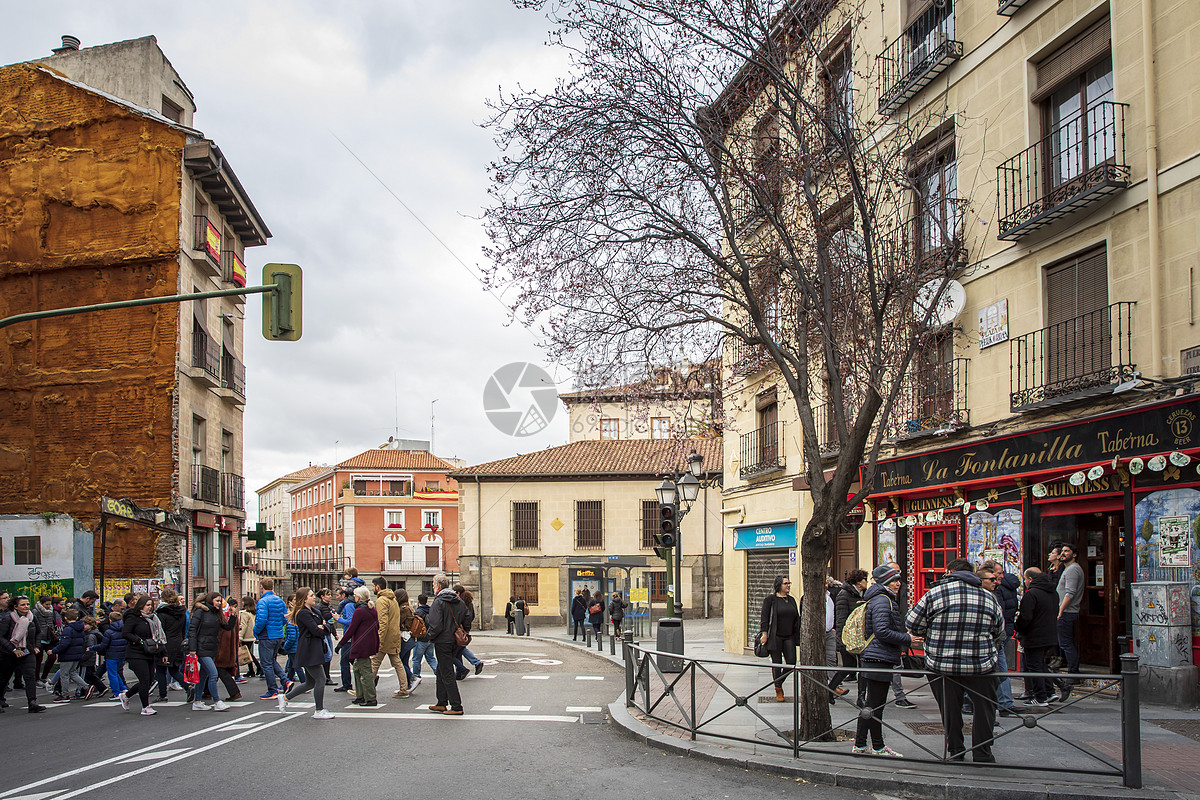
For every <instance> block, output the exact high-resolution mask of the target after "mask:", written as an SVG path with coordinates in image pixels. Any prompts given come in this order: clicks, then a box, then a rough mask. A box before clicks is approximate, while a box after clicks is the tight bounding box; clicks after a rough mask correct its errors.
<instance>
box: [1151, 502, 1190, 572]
mask: <svg viewBox="0 0 1200 800" xmlns="http://www.w3.org/2000/svg"><path fill="white" fill-rule="evenodd" d="M1191 533H1192V520H1191V518H1190V517H1186V516H1182V515H1178V516H1170V517H1159V518H1158V559H1159V561H1158V563H1159V565H1160V566H1163V567H1190V566H1191V565H1192V537H1191Z"/></svg>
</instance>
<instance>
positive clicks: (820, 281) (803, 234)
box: [486, 0, 967, 738]
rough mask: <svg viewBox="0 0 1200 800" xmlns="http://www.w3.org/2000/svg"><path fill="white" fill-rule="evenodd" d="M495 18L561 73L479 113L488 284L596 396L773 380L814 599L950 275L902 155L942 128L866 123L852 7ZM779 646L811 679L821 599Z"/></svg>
mask: <svg viewBox="0 0 1200 800" xmlns="http://www.w3.org/2000/svg"><path fill="white" fill-rule="evenodd" d="M514 2H516V3H517V4H518V5H520V6H526V7H532V8H537V9H540V10H542V11H544V12H546V13H547V14H548V15H549V16H550V18H551V19H552V20H553V21H554V22H555V23H556V25H557V26H558V27H557V29H556V31H555V32H554V34H553V42H552V43H553V45H554V46H557V47H561V48H564V49H566V50H568V51H569V52H570V53H571V56H572V71H571V75H570V76H569V77H565V78H562V79H561V80H560V81H559V82H558V84H557V86H556V87H555V88H554V89H553V90H550V91H545V92H540V91H517V92H515V93H505V94H502V95H501V96H500V97H499V98H498V99H497V100H496V101H494V104H493V108H494V112H495V113H494V116H493V118H492V119H491V120H490V123H489V125H490V127H491V128H492V129H493V131H494V132H495V134H496V137H497V143H498V145H499V147H500V148H501V151H502V152H503V157H502V158H501V159H500V160H499V161H497V162H496V163H494V164H493V165H492V168H491V172H492V179H493V186H492V194H493V199H494V205H493V206H492V207H491V208H490V209H489V210H488V211H487V213H486V222H487V225H488V228H489V233H490V235H491V238H492V247H491V249H490V251H489V255H490V256H491V258H492V259H493V266H492V268H491V272H490V273H489V280H490V281H491V283H492V284H493V285H496V286H503V287H505V288H508V289H515V290H516V291H517V294H516V297H515V300H514V303H513V309H514V312H515V313H517V314H521V315H524V316H525V317H526V319H527V320H529V321H530V322H536V323H540V324H541V325H543V329H544V332H545V336H546V338H547V341H548V345H549V347H550V355H551V357H552V358H557V359H561V360H563V361H568V362H572V363H575V364H585V365H590V366H592V367H594V368H595V369H596V371H597V378H596V381H595V382H596V383H597V384H602V383H604V382H606V381H608V380H610V379H611V376H610V375H607V374H603V373H604V372H605V371H606V370H609V369H611V368H612V367H613V365H621V364H627V363H629V362H642V363H644V362H650V363H663V362H667V361H670V360H671V359H673V358H678V357H679V356H680V354H688V355H690V356H691V357H692V358H694V359H695V360H703V359H704V358H706V357H707V356H708V355H709V354H712V353H716V352H721V351H723V352H724V357H725V361H726V364H727V365H728V366H729V368H730V369H731V371H732V372H733V373H734V380H740V379H741V378H742V377H744V376H745V375H749V374H753V373H755V372H756V371H761V370H764V369H765V370H770V371H772V372H773V373H776V374H777V375H778V376H779V378H781V379H782V380H783V381H784V382H786V385H787V387H788V389H789V391H790V392H791V395H792V396H793V397H794V398H795V401H796V405H797V408H798V412H799V417H800V423H801V428H802V443H803V453H804V458H805V461H804V469H805V473H806V475H807V478H808V481H809V483H810V485H811V495H812V514H811V518H810V519H809V520H808V521H807V523H806V524H805V526H804V531H803V535H802V539H801V559H802V563H801V572H802V577H803V580H804V585H805V586H806V587H812V588H814V589H817V588H818V587H823V586H824V578H825V574H826V570H827V564H828V563H829V560H830V556H831V554H832V550H833V543H834V538H835V535H836V532H837V531H838V529H839V528H840V527H841V526H842V525H844V524H845V520H846V517H847V513H848V512H849V511H850V509H851V508H853V507H854V506H855V505H856V504H857V503H859V502H860V500H861V498H862V497H863V495H864V494H865V490H864V489H861V488H858V481H859V470H860V466H862V468H863V475H862V477H863V480H862V486H863V487H867V486H870V484H871V482H872V479H873V475H874V469H875V463H876V459H877V457H878V455H879V452H880V448H881V447H882V446H883V445H884V443H885V442H886V441H887V440H889V439H890V438H891V437H894V436H895V434H896V429H895V426H894V425H892V424H891V423H890V421H891V420H893V419H896V418H897V417H900V418H903V419H910V418H912V417H913V416H914V415H916V414H918V411H919V410H918V409H917V408H916V407H915V406H916V404H917V403H918V401H919V400H920V392H919V391H915V390H914V388H913V381H912V380H911V379H910V377H909V376H910V373H911V372H912V370H911V367H912V365H913V362H914V360H918V359H919V358H921V356H922V354H925V353H928V352H930V350H931V348H936V347H938V346H941V345H942V343H943V342H944V341H945V336H946V332H945V331H944V330H943V329H942V328H941V327H940V326H939V325H938V324H937V322H936V319H937V317H938V316H939V312H940V310H941V309H940V306H941V305H942V303H943V302H944V296H945V294H946V287H947V285H948V281H949V280H950V279H951V278H953V277H955V276H956V275H958V274H960V273H961V272H962V271H963V270H965V269H966V268H967V265H966V264H965V263H964V256H963V252H964V247H963V242H962V225H961V222H962V219H963V217H964V214H965V212H966V209H965V208H964V206H963V203H962V202H961V201H960V200H959V199H958V197H957V195H958V192H957V187H956V186H952V185H950V184H951V183H952V181H950V180H948V179H947V176H946V175H944V174H941V175H940V174H939V173H938V172H937V170H936V163H935V164H934V165H933V168H931V167H930V165H928V164H926V163H924V161H923V159H922V155H923V154H924V153H927V152H937V151H938V147H937V146H936V145H937V144H938V143H946V142H947V141H948V142H949V143H951V145H952V143H953V142H954V127H953V126H954V124H955V118H954V116H953V115H951V114H948V113H945V112H944V109H943V110H942V111H935V112H929V111H925V112H923V113H922V114H921V115H919V116H913V117H903V118H901V117H897V116H892V117H888V116H884V115H881V114H879V113H878V112H877V110H876V107H875V105H874V103H875V100H874V98H875V93H874V92H873V91H872V86H873V84H872V81H873V80H876V79H877V78H876V76H877V73H878V69H877V68H876V67H875V64H876V56H877V55H878V54H877V53H874V52H869V51H868V50H867V49H866V48H865V46H864V45H865V44H866V42H865V41H864V40H865V37H866V33H865V32H864V22H865V20H866V18H867V8H866V7H865V6H864V5H861V4H860V3H859V2H835V1H834V0H789V1H788V2H782V1H777V2H770V1H769V0H577V1H576V2H561V3H547V2H535V0H514ZM928 91H931V92H932V91H934V90H933V89H930V90H928ZM868 103H871V104H872V105H870V106H869V105H868ZM959 124H960V125H961V124H962V121H961V120H960V121H959ZM922 378H923V379H927V378H928V375H924V376H922ZM817 412H821V413H820V414H818V413H817ZM818 416H820V419H818ZM831 438H832V439H835V440H836V442H837V448H836V457H834V456H833V455H830V456H829V458H827V459H824V460H823V459H822V457H821V445H822V444H827V443H828V441H829V440H830V439H831ZM826 450H827V451H828V450H829V448H826ZM829 467H832V472H831V473H830V474H829V475H828V476H827V475H826V472H825V470H826V469H827V468H829ZM802 630H803V634H804V635H803V640H802V642H801V645H800V657H801V662H802V663H805V664H818V665H819V664H824V603H811V602H810V603H807V604H805V608H804V613H803V620H802ZM827 698H828V695H827V692H826V691H825V690H824V687H823V686H821V685H818V684H817V683H816V682H812V681H809V682H806V688H805V689H804V691H803V695H802V703H803V715H802V719H803V728H802V731H801V732H800V735H801V736H803V737H805V738H827V737H828V736H829V728H830V724H829V719H830V717H829V709H828V703H827Z"/></svg>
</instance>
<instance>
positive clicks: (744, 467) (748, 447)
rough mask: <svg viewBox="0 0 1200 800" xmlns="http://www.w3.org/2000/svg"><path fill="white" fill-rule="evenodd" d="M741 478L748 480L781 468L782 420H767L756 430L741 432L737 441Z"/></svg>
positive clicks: (782, 459) (782, 460)
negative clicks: (767, 421)
mask: <svg viewBox="0 0 1200 800" xmlns="http://www.w3.org/2000/svg"><path fill="white" fill-rule="evenodd" d="M738 444H739V452H740V455H741V467H740V468H739V470H738V475H739V477H741V478H742V480H750V479H751V478H757V477H759V476H762V475H766V474H768V473H771V472H775V471H776V470H780V469H783V462H784V457H783V422H782V421H779V422H769V423H767V424H766V425H764V426H762V427H761V428H759V429H758V430H754V431H750V432H749V433H745V434H742V437H741V439H740V440H739V442H738Z"/></svg>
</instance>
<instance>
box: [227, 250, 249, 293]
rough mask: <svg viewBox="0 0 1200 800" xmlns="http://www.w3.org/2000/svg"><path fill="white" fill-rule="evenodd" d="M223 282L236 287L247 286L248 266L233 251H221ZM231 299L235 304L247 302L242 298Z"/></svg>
mask: <svg viewBox="0 0 1200 800" xmlns="http://www.w3.org/2000/svg"><path fill="white" fill-rule="evenodd" d="M221 280H223V281H225V282H226V283H232V284H233V285H234V286H245V285H246V265H245V263H243V262H242V258H241V256H239V255H238V254H237V253H236V252H234V251H233V250H222V251H221ZM230 299H232V300H234V301H235V302H238V301H244V300H245V298H244V297H240V296H239V297H233V298H230Z"/></svg>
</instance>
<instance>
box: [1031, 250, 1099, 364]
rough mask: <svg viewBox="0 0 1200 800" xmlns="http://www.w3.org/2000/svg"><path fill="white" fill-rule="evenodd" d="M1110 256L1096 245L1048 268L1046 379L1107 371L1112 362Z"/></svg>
mask: <svg viewBox="0 0 1200 800" xmlns="http://www.w3.org/2000/svg"><path fill="white" fill-rule="evenodd" d="M1107 308H1108V255H1107V251H1106V249H1105V248H1104V247H1099V248H1097V249H1095V250H1090V251H1088V252H1086V253H1083V254H1081V255H1078V256H1075V257H1073V258H1068V259H1067V260H1066V261H1063V262H1060V263H1058V264H1054V265H1053V266H1050V267H1048V268H1047V269H1046V323H1047V328H1046V344H1045V347H1046V383H1048V384H1054V383H1059V382H1063V381H1071V380H1073V379H1075V378H1079V377H1082V376H1085V375H1092V374H1094V373H1101V372H1103V371H1105V370H1107V369H1108V368H1109V367H1110V366H1111V364H1112V347H1111V333H1112V325H1111V318H1110V317H1109V314H1108V311H1107Z"/></svg>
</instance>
